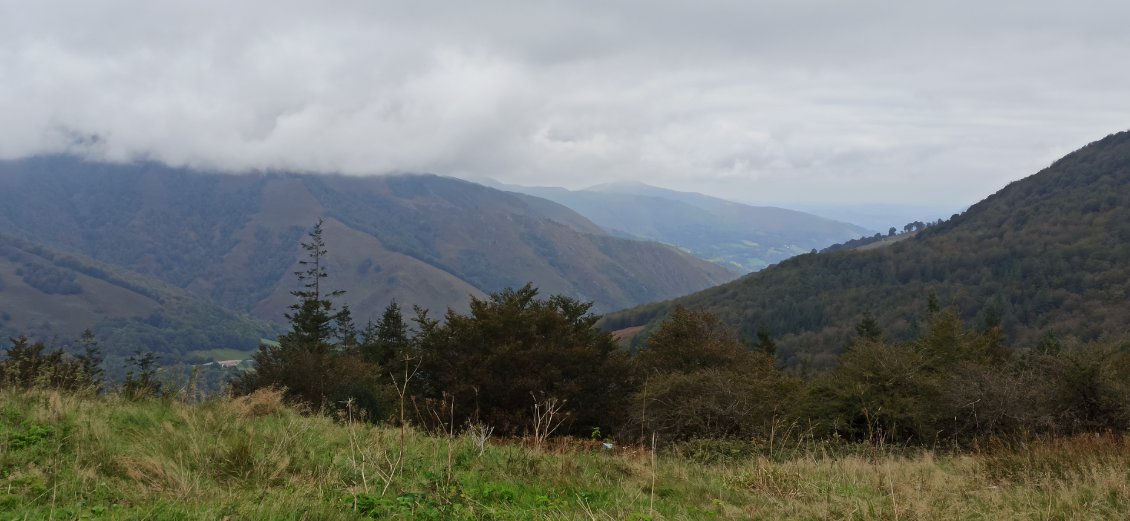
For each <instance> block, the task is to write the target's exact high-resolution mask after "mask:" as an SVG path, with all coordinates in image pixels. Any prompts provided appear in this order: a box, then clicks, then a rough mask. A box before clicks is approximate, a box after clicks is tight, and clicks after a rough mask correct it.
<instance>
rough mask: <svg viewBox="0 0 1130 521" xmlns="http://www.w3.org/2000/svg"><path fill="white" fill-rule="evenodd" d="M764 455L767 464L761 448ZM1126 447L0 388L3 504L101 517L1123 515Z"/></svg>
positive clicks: (268, 396)
mask: <svg viewBox="0 0 1130 521" xmlns="http://www.w3.org/2000/svg"><path fill="white" fill-rule="evenodd" d="M770 456H771V457H770ZM1128 498H1130V441H1128V440H1127V439H1126V438H1123V437H1120V436H1113V435H1108V436H1080V437H1075V438H1061V439H1050V440H1038V441H1029V442H1025V443H1004V442H996V443H987V444H983V445H982V446H981V447H978V448H977V449H975V450H973V451H969V452H966V453H961V454H934V453H931V452H912V451H908V450H906V449H902V450H899V451H894V450H882V449H877V448H874V447H858V446H843V447H835V446H828V445H824V446H820V447H819V448H817V447H816V446H815V445H814V446H813V448H812V449H811V450H808V451H799V450H798V451H795V452H794V453H789V454H788V455H785V456H782V455H781V454H779V453H776V452H774V453H770V452H763V453H762V454H755V455H752V456H741V457H735V458H729V459H725V460H722V461H719V462H716V463H710V464H705V463H702V462H701V461H696V460H695V459H694V458H691V457H689V456H686V455H679V454H677V453H662V454H659V455H658V457H653V454H652V452H651V450H650V447H639V448H627V449H625V448H617V449H616V450H615V451H606V450H604V449H602V448H600V447H599V446H597V445H595V444H593V443H585V442H580V441H576V440H573V441H564V440H553V441H552V442H551V443H549V444H547V446H546V448H545V449H544V450H535V449H533V448H531V447H528V446H524V445H522V444H519V443H513V442H508V441H499V440H491V441H490V442H484V440H482V439H481V438H480V439H475V437H474V436H472V435H461V436H455V437H453V438H449V437H443V436H428V435H425V434H423V433H420V432H416V431H412V430H407V431H405V432H403V433H402V432H401V431H400V430H399V429H390V428H385V427H380V426H372V425H368V424H362V423H356V422H349V421H348V419H347V421H346V422H344V423H342V422H334V421H332V420H330V419H328V418H324V417H317V416H303V415H300V414H298V413H297V412H296V411H294V410H292V409H290V408H288V407H286V406H285V405H283V403H282V401H281V395H280V394H278V393H274V392H270V391H264V392H262V393H258V394H256V395H252V396H248V397H244V398H240V399H234V400H233V399H222V400H217V401H213V402H208V403H203V404H195V405H187V404H182V403H178V402H176V401H160V400H152V401H142V402H131V401H127V400H124V399H121V398H119V397H116V396H106V397H92V396H77V395H67V394H59V393H52V392H29V393H17V392H12V391H0V512H6V513H10V514H11V515H12V516H14V517H16V518H21V519H22V518H25V517H26V518H29V519H36V518H58V519H69V518H80V517H83V516H87V517H92V518H110V519H137V518H150V519H164V518H183V519H222V518H224V517H229V518H232V519H236V518H238V519H356V518H366V517H367V518H379V519H386V518H387V519H711V518H712V519H889V520H932V519H939V520H940V519H1005V520H1008V519H1017V520H1019V519H1127V518H1130V499H1128Z"/></svg>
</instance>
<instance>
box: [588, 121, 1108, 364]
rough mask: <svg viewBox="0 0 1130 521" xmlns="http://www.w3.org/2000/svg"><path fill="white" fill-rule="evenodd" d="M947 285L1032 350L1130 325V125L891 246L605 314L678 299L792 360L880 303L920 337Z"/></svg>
mask: <svg viewBox="0 0 1130 521" xmlns="http://www.w3.org/2000/svg"><path fill="white" fill-rule="evenodd" d="M931 294H933V295H935V296H936V298H937V301H938V302H939V303H940V304H941V305H942V306H950V305H952V306H954V307H955V308H956V309H957V310H958V311H959V312H960V313H961V316H962V318H964V319H965V320H966V321H967V323H969V324H971V326H972V327H983V326H982V324H985V323H992V322H996V321H999V322H1000V324H1001V325H1002V326H1003V328H1004V332H1005V334H1006V337H1007V339H1008V340H1009V341H1010V342H1011V343H1015V344H1018V345H1021V346H1028V347H1032V346H1035V345H1037V344H1039V343H1041V342H1047V341H1049V339H1052V338H1055V339H1059V341H1070V340H1071V339H1078V340H1082V341H1090V340H1095V339H1097V338H1099V337H1102V336H1113V337H1119V336H1120V335H1126V334H1127V332H1128V331H1127V325H1128V324H1130V306H1128V305H1127V304H1128V300H1127V299H1128V297H1130V132H1121V133H1118V134H1113V135H1111V136H1108V137H1106V138H1104V139H1102V140H1099V141H1096V142H1094V143H1091V144H1089V145H1087V146H1085V147H1083V148H1081V149H1079V150H1078V151H1075V152H1073V153H1071V154H1068V155H1067V156H1065V157H1063V158H1062V159H1060V160H1058V161H1056V162H1055V163H1054V164H1052V165H1051V166H1049V167H1048V168H1046V169H1044V170H1042V171H1040V172H1039V173H1037V174H1035V175H1032V176H1030V177H1027V178H1025V179H1022V180H1020V181H1016V182H1014V183H1011V184H1009V185H1008V186H1007V187H1005V188H1004V189H1002V190H1000V191H999V192H997V193H996V194H993V195H992V196H990V197H988V198H986V199H985V200H983V201H981V202H979V203H977V204H975V205H973V206H972V207H970V208H969V209H968V210H967V211H966V212H964V213H962V214H960V215H958V216H956V217H954V218H952V219H950V220H949V221H946V222H943V223H940V224H937V225H935V226H932V227H929V228H927V229H925V230H923V231H921V232H919V233H918V234H916V235H915V236H913V237H910V238H907V239H906V240H902V241H900V242H897V243H894V244H891V245H889V246H886V247H883V248H876V249H870V250H857V251H844V252H835V253H827V254H816V255H801V256H798V257H796V258H793V259H790V260H788V261H785V262H782V263H781V264H779V265H777V266H774V267H772V268H770V269H767V270H764V271H762V272H759V273H754V274H751V275H747V276H745V277H743V278H741V279H739V280H736V281H734V282H731V283H728V284H724V285H721V286H718V287H715V288H710V289H707V290H704V291H701V292H699V293H695V294H692V295H688V296H686V297H681V298H678V299H674V300H671V301H667V302H662V303H656V304H651V305H646V306H641V307H639V308H635V309H632V310H626V311H624V312H621V313H614V314H612V315H610V316H607V317H606V319H605V323H604V324H605V327H608V328H611V329H618V328H622V327H628V326H639V325H643V324H647V323H654V321H656V320H658V319H659V318H661V317H663V316H665V315H666V314H667V313H669V312H670V310H671V309H672V308H673V307H674V306H675V305H684V306H687V307H690V308H695V309H706V310H709V311H711V312H713V313H716V314H717V315H718V316H720V317H721V318H722V319H723V320H724V321H725V322H726V323H728V324H729V325H731V326H733V327H735V328H738V329H739V330H740V331H741V333H742V335H743V336H745V337H746V338H754V336H755V332H756V331H757V330H758V329H760V328H763V327H764V328H766V329H768V331H770V332H771V333H772V334H773V335H775V336H776V337H778V344H779V346H780V351H779V355H780V356H781V357H782V358H783V359H784V360H785V361H786V362H787V363H792V364H797V363H801V362H802V361H803V360H805V359H806V357H807V360H808V362H809V363H812V362H815V363H817V364H823V365H827V364H830V363H832V362H831V361H832V360H834V357H835V355H836V353H837V352H838V351H839V350H841V349H843V346H844V345H846V343H847V341H848V340H849V339H850V338H851V336H852V335H853V334H854V332H853V327H854V325H855V324H857V323H858V322H859V321H860V320H861V319H862V317H863V315H864V313H871V314H872V315H873V316H874V317H875V319H876V321H877V322H878V323H879V324H880V325H881V326H882V327H883V328H884V330H885V332H886V334H887V335H888V336H889V338H892V339H896V340H897V339H907V338H910V337H912V336H913V335H914V334H915V332H916V331H917V330H918V329H917V328H918V327H919V325H920V324H921V323H922V320H923V317H924V314H925V312H926V307H927V301H928V298H929V296H930V295H931Z"/></svg>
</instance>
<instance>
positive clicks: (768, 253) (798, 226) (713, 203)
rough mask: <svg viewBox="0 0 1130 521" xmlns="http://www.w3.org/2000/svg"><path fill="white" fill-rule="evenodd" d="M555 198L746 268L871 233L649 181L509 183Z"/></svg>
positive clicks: (619, 230)
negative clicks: (568, 185)
mask: <svg viewBox="0 0 1130 521" xmlns="http://www.w3.org/2000/svg"><path fill="white" fill-rule="evenodd" d="M507 189H509V190H514V191H516V192H521V193H526V194H530V195H534V196H537V197H541V198H544V199H549V200H551V201H555V202H557V203H560V204H562V205H564V206H567V207H569V208H571V209H573V210H574V211H576V212H577V213H580V214H581V215H584V216H585V217H587V218H588V219H590V220H591V221H592V222H594V223H596V224H597V225H600V226H602V227H604V228H605V229H607V230H608V231H609V232H611V233H614V234H617V235H620V236H624V237H637V238H643V239H649V240H654V241H659V242H663V243H666V244H672V245H675V246H678V247H679V248H682V249H684V250H686V251H689V252H691V253H693V254H694V255H696V256H698V257H701V258H704V259H707V260H710V261H713V262H716V263H718V264H721V265H723V266H728V267H731V268H733V269H737V270H740V271H742V272H750V271H756V270H759V269H762V268H764V267H766V266H768V265H770V264H775V263H777V262H780V261H782V260H784V259H787V258H789V257H792V256H794V255H798V254H801V253H807V252H809V251H811V250H812V249H814V248H816V249H820V248H824V247H826V246H829V245H831V244H834V243H838V242H843V241H846V240H849V239H854V238H857V237H859V236H861V235H865V234H867V230H865V229H863V228H860V227H858V226H855V225H851V224H847V223H842V222H837V221H833V220H830V219H824V218H822V217H817V216H815V215H812V214H808V213H804V212H798V211H794V210H786V209H783V208H773V207H763V206H749V205H745V204H741V203H735V202H732V201H726V200H723V199H718V198H715V197H710V196H706V195H703V194H696V193H691V192H677V191H674V190H666V189H663V188H657V187H654V186H649V185H646V184H642V183H613V184H605V185H599V186H594V187H591V188H588V189H585V190H577V191H570V190H566V189H564V188H547V187H518V186H510V187H507Z"/></svg>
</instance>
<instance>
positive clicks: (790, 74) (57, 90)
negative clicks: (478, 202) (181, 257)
mask: <svg viewBox="0 0 1130 521" xmlns="http://www.w3.org/2000/svg"><path fill="white" fill-rule="evenodd" d="M1123 4H1124V3H1122V2H1090V3H1087V2H1084V3H1074V4H1073V5H1072V6H1070V7H1067V6H1064V5H1063V4H1062V3H1059V2H992V3H984V2H971V1H956V2H935V3H931V4H921V3H917V2H877V1H863V2H842V1H832V0H828V1H784V0H780V1H777V0H774V1H760V2H748V1H740V2H739V1H723V0H708V1H698V2H678V1H672V0H657V1H654V2H646V3H638V2H607V1H605V2H597V1H580V2H565V1H558V2H520V3H515V2H496V1H490V0H484V1H482V2H474V3H466V2H438V1H419V2H373V1H362V0H356V1H343V2H333V3H328V4H325V3H323V4H316V3H312V2H294V1H281V2H278V1H276V2H261V1H244V2H199V1H196V2H188V1H164V2H150V1H142V0H136V1H124V0H119V1H105V2H82V1H78V0H75V1H70V2H66V1H60V2H43V3H32V2H12V1H5V2H3V3H0V113H3V114H4V115H5V118H4V120H3V121H2V122H0V156H3V157H18V156H23V155H28V154H35V153H44V152H53V151H62V150H69V151H72V152H77V153H82V154H86V155H90V156H94V157H100V158H105V159H111V160H129V159H131V158H137V157H146V158H154V159H159V160H162V161H166V162H170V163H173V164H190V165H197V166H206V167H211V168H220V169H227V170H245V169H269V168H285V169H297V170H304V171H342V172H347V173H353V174H378V173H383V172H390V171H431V172H436V173H441V174H450V175H465V176H471V177H493V178H497V179H500V180H503V181H507V182H517V183H530V184H555V185H565V186H571V187H578V186H584V185H587V184H594V183H598V182H604V181H609V180H616V179H639V180H643V181H647V182H652V183H656V184H662V185H666V186H670V187H673V188H679V189H691V190H702V191H708V192H712V193H716V194H720V195H724V196H728V197H736V198H740V199H744V200H749V201H755V202H770V203H771V202H782V201H797V202H804V201H813V202H820V201H843V200H849V201H851V200H853V201H861V202H867V201H880V200H892V199H893V200H899V201H904V202H917V203H923V204H926V203H930V204H938V203H942V202H954V204H956V205H959V206H960V205H965V204H968V203H971V202H973V201H975V200H976V199H979V198H981V197H983V196H984V195H987V194H988V193H990V192H992V191H993V190H996V189H998V188H1000V187H1001V186H1003V185H1004V184H1006V183H1007V182H1008V181H1010V180H1012V179H1016V178H1018V177H1020V176H1023V175H1026V174H1029V173H1031V172H1033V171H1035V170H1036V169H1038V168H1040V167H1042V166H1045V165H1046V164H1048V163H1049V162H1050V161H1051V160H1053V159H1054V158H1055V157H1057V155H1059V154H1062V153H1063V152H1066V151H1069V150H1070V149H1072V148H1075V147H1077V146H1080V145H1082V144H1083V143H1085V142H1086V141H1089V140H1092V139H1096V138H1099V137H1101V136H1102V135H1105V134H1106V133H1109V132H1114V131H1118V130H1121V129H1123V127H1125V126H1127V121H1130V97H1127V96H1126V95H1125V93H1126V92H1128V91H1130V70H1128V69H1126V68H1125V67H1121V63H1122V62H1124V61H1125V53H1126V52H1127V50H1128V49H1130V34H1128V33H1127V32H1126V31H1125V30H1124V29H1123V28H1122V27H1121V21H1123V20H1125V19H1127V15H1130V7H1128V6H1125V5H1123Z"/></svg>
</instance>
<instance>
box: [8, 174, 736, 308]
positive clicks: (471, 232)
mask: <svg viewBox="0 0 1130 521" xmlns="http://www.w3.org/2000/svg"><path fill="white" fill-rule="evenodd" d="M319 217H324V218H326V225H325V238H326V241H327V243H328V245H329V248H330V250H331V253H330V256H329V259H330V266H329V272H330V273H331V279H330V284H332V285H334V286H335V287H338V288H342V289H346V290H347V291H348V292H347V294H346V295H345V297H344V299H343V301H344V302H346V303H348V304H350V305H351V306H352V307H353V311H354V316H355V317H356V318H357V320H358V321H359V322H361V323H362V324H363V323H364V322H365V320H366V319H368V318H369V317H372V316H375V315H377V314H378V313H379V311H380V310H381V309H382V308H383V307H384V306H385V305H386V304H387V303H388V302H389V301H390V300H392V299H396V300H397V301H398V302H400V303H401V304H403V305H406V306H411V305H412V304H419V305H421V306H424V307H427V308H430V309H434V310H437V311H439V312H442V311H443V310H445V309H446V308H448V307H453V308H457V309H460V308H463V307H465V306H466V303H467V300H468V296H470V295H476V296H481V295H483V294H485V293H486V292H491V291H497V290H500V289H502V288H504V287H507V286H514V287H517V286H521V285H522V284H525V283H526V282H530V281H532V282H533V283H534V284H535V285H537V286H539V287H540V288H541V289H542V291H543V293H546V294H550V293H561V294H565V295H568V296H571V297H575V298H579V299H583V300H590V301H594V302H595V303H596V307H597V308H598V309H600V310H611V309H618V308H623V307H626V306H631V305H636V304H640V303H644V302H648V301H653V300H656V299H663V298H671V297H675V296H678V295H682V294H686V293H690V292H692V291H696V290H700V289H703V288H706V287H709V286H712V285H715V284H718V283H721V282H725V281H727V280H731V279H732V278H733V277H734V276H735V275H734V274H733V273H731V272H728V271H727V270H725V269H723V268H720V267H718V266H716V265H713V264H710V263H707V262H704V261H701V260H699V259H696V258H694V257H692V256H690V255H687V254H685V253H682V252H679V251H677V250H675V249H674V248H671V247H668V246H664V245H660V244H656V243H645V242H640V241H631V240H625V239H618V238H614V237H611V236H608V235H606V234H603V232H601V231H600V230H599V228H597V227H596V226H595V225H593V224H591V223H589V222H588V221H586V220H585V219H584V218H583V217H581V216H579V215H576V214H575V213H573V212H570V211H569V210H567V209H565V208H563V207H561V206H560V205H556V204H554V203H551V202H549V201H540V202H537V203H536V204H534V201H532V200H531V199H523V198H520V197H517V196H515V195H513V194H509V193H505V192H502V191H499V190H494V189H490V188H486V187H483V186H480V185H476V184H473V183H468V182H465V181H460V180H457V179H451V178H445V177H439V176H430V175H398V176H383V177H364V178H361V177H340V176H312V175H297V174H286V173H262V174H248V175H218V174H209V173H205V172H200V171H193V170H188V169H181V168H170V167H166V166H163V165H160V164H156V163H134V164H106V163H90V162H85V161H82V160H80V159H76V158H73V157H59V156H55V157H39V158H31V159H24V160H18V161H5V162H0V233H7V234H11V235H15V236H20V237H23V238H26V239H30V240H34V241H38V242H41V243H43V244H45V245H48V246H50V247H52V248H55V249H59V250H62V251H67V252H73V253H75V254H79V255H85V256H89V257H90V258H92V259H94V260H96V261H99V262H103V263H106V264H109V265H113V266H116V267H118V268H121V269H125V270H130V271H132V272H136V273H138V274H140V275H143V276H146V277H151V278H153V279H157V280H160V281H162V282H164V283H166V284H169V285H171V286H173V287H176V288H182V289H185V290H188V291H189V292H191V293H193V294H195V295H198V296H201V297H204V298H205V299H207V300H208V301H210V302H211V303H213V304H215V305H218V306H221V307H225V308H229V309H233V310H237V311H240V312H250V313H253V314H254V315H255V316H257V317H259V318H262V319H266V320H275V321H277V320H280V319H281V317H282V314H283V312H284V311H285V309H286V306H287V305H289V304H290V303H291V302H293V298H292V297H291V295H290V291H291V290H293V289H295V280H294V277H293V276H292V272H294V271H295V270H296V269H297V261H298V259H299V258H300V254H301V249H300V248H299V241H300V240H302V238H303V237H304V235H305V233H306V232H307V231H309V229H310V227H311V226H312V225H313V223H314V222H315V221H316V220H317V219H318V218H319ZM9 305H13V306H18V305H20V304H19V303H18V302H10V303H9ZM76 316H81V315H76Z"/></svg>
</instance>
